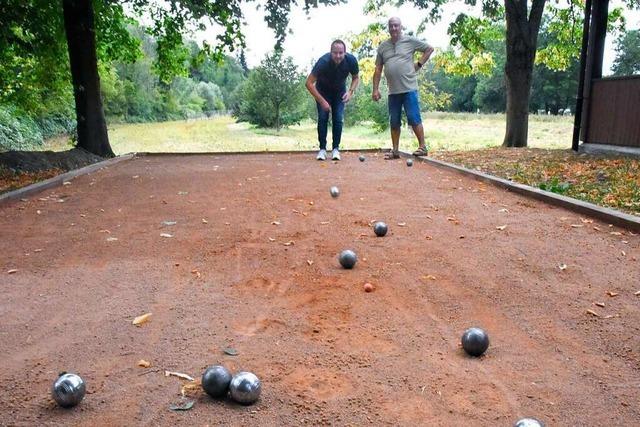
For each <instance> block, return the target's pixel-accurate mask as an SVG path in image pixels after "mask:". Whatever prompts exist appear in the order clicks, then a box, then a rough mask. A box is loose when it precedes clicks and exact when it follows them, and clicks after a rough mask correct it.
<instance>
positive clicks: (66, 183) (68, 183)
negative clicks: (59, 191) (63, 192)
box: [62, 181, 71, 185]
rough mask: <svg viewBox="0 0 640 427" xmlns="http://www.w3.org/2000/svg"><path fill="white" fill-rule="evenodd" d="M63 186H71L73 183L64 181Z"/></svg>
mask: <svg viewBox="0 0 640 427" xmlns="http://www.w3.org/2000/svg"><path fill="white" fill-rule="evenodd" d="M62 185H71V183H70V182H69V181H64V182H63V183H62Z"/></svg>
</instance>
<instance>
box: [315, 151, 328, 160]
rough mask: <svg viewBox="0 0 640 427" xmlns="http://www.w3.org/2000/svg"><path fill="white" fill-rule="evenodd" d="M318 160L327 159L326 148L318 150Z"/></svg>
mask: <svg viewBox="0 0 640 427" xmlns="http://www.w3.org/2000/svg"><path fill="white" fill-rule="evenodd" d="M316 159H318V160H327V150H320V151H318V155H317V156H316Z"/></svg>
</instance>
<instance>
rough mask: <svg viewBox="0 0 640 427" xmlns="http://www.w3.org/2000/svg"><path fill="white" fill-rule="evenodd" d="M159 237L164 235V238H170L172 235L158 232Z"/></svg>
mask: <svg viewBox="0 0 640 427" xmlns="http://www.w3.org/2000/svg"><path fill="white" fill-rule="evenodd" d="M160 237H164V238H166V239H170V238H172V237H173V236H172V235H171V234H169V233H160Z"/></svg>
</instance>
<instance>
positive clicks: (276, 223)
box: [271, 221, 280, 225]
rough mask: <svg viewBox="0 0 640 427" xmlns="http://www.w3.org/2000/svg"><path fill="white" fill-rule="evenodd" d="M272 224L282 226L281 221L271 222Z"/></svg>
mask: <svg viewBox="0 0 640 427" xmlns="http://www.w3.org/2000/svg"><path fill="white" fill-rule="evenodd" d="M271 224H272V225H280V222H279V221H271Z"/></svg>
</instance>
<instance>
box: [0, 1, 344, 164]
mask: <svg viewBox="0 0 640 427" xmlns="http://www.w3.org/2000/svg"><path fill="white" fill-rule="evenodd" d="M246 1H248V0H246ZM340 2H341V0H320V1H318V0H305V1H304V7H305V9H307V10H308V9H309V8H310V7H316V6H317V5H318V3H322V4H337V3H340ZM241 3H242V0H167V1H165V2H156V1H151V0H123V1H120V2H112V1H100V0H62V2H52V1H49V0H3V1H2V3H1V4H0V22H2V24H3V25H2V26H1V28H0V52H1V53H0V55H2V57H1V58H0V59H1V61H0V62H1V63H2V68H1V69H0V89H2V90H1V91H0V93H2V94H3V95H1V96H3V97H5V95H4V94H5V92H6V93H7V95H6V97H12V96H13V97H18V96H21V95H20V94H21V93H22V90H29V88H30V87H31V86H30V82H31V81H32V80H33V78H34V77H33V76H34V75H35V74H34V73H33V72H31V73H30V72H29V71H31V70H35V69H41V70H45V71H48V73H47V75H45V76H42V77H36V78H37V79H41V78H52V79H53V80H55V82H54V83H55V85H56V87H58V88H62V87H63V86H64V82H65V80H66V81H68V80H67V79H66V78H65V74H64V73H66V76H68V75H69V70H70V76H71V81H72V84H73V88H74V91H73V94H74V98H75V106H76V117H77V122H78V126H77V129H78V145H79V146H80V147H83V148H85V149H87V150H89V151H91V152H93V153H95V154H99V155H103V156H112V155H113V152H112V150H111V147H110V145H109V140H108V136H107V130H106V125H105V118H104V110H103V106H102V100H101V96H100V77H99V73H98V60H99V59H100V60H104V59H105V57H109V58H111V59H115V58H116V57H121V58H124V57H129V58H131V57H135V56H136V55H137V54H138V50H137V49H138V48H137V46H135V40H134V38H133V37H131V36H130V35H129V34H128V33H127V31H126V28H127V24H129V23H130V19H129V18H127V17H126V16H125V13H124V10H125V9H124V8H125V5H126V6H128V7H129V8H130V9H131V10H132V11H133V12H134V13H135V14H136V15H137V16H143V15H144V16H147V17H151V18H152V20H153V22H152V25H151V26H150V29H149V32H150V33H151V34H152V35H153V36H154V37H155V39H156V41H157V43H158V56H157V59H156V64H157V66H156V70H157V72H158V73H159V75H160V79H161V80H162V81H163V82H164V83H166V84H168V83H169V82H171V80H172V78H173V77H174V76H176V75H185V74H186V66H185V59H186V58H187V57H188V49H187V48H186V47H185V46H184V43H183V40H182V37H183V35H184V34H185V33H187V32H188V31H190V30H191V29H193V28H194V25H195V27H197V28H199V29H203V28H204V27H205V24H206V23H207V22H208V23H215V24H217V25H219V26H221V27H222V29H223V31H222V33H221V34H220V35H218V36H217V42H216V44H215V46H214V47H213V48H212V47H211V46H208V45H205V46H204V48H205V50H207V51H208V52H211V53H212V54H213V55H214V57H216V58H222V56H223V52H224V50H225V49H226V48H229V49H231V50H233V49H234V48H235V47H238V46H244V37H243V35H242V32H241V31H240V28H241V20H242V11H241V8H240V6H241ZM292 4H293V5H296V4H297V2H296V1H295V0H278V1H275V0H269V1H267V3H266V5H265V7H264V10H265V20H266V21H267V24H268V25H269V27H271V28H273V29H275V31H276V36H277V43H278V45H281V44H282V42H283V41H284V37H285V35H286V33H287V26H288V14H289V12H290V9H291V5H292ZM65 50H66V51H68V53H69V62H68V63H67V62H66V60H65V58H66V55H64V54H63V52H64V51H65ZM38 62H42V63H44V64H45V65H43V66H39V65H38V64H37V63H38ZM66 64H68V67H64V65H66ZM63 70H65V71H63ZM25 71H27V72H25ZM34 104H35V102H34Z"/></svg>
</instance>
